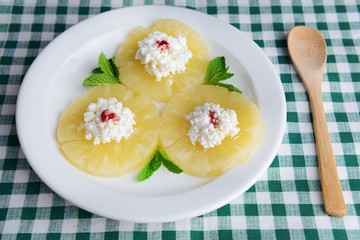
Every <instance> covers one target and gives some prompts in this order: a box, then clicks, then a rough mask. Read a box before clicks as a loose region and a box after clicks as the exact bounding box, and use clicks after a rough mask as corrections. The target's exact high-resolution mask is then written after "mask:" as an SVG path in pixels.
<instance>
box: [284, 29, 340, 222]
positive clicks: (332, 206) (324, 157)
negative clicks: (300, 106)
mask: <svg viewBox="0 0 360 240" xmlns="http://www.w3.org/2000/svg"><path fill="white" fill-rule="evenodd" d="M287 43H288V48H289V52H290V56H291V59H292V61H293V63H294V65H295V68H296V70H297V71H298V73H299V75H300V77H301V79H302V81H303V83H304V85H305V88H306V90H307V93H308V95H309V99H310V105H311V109H312V116H313V125H314V132H315V141H316V150H317V155H318V164H319V171H320V181H321V188H322V194H323V198H324V205H325V212H326V213H327V214H329V215H332V216H336V217H343V216H345V215H346V206H345V201H344V196H343V193H342V190H341V185H340V181H339V175H338V172H337V169H336V163H335V158H334V153H333V150H332V147H331V141H330V136H329V130H328V127H327V123H326V117H325V112H324V106H323V101H322V95H321V81H322V77H323V74H324V69H325V65H326V43H325V39H324V37H323V36H322V34H321V33H320V32H319V31H318V30H316V29H314V28H311V27H305V26H297V27H294V28H293V29H292V30H291V31H290V33H289V36H288V40H287Z"/></svg>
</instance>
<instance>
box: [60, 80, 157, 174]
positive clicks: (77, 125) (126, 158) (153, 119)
mask: <svg viewBox="0 0 360 240" xmlns="http://www.w3.org/2000/svg"><path fill="white" fill-rule="evenodd" d="M159 132H160V117H159V114H158V110H157V108H156V106H155V105H154V104H153V102H152V101H151V99H150V98H149V97H148V96H146V95H145V94H134V93H133V92H132V91H131V90H128V89H127V88H126V87H124V86H123V85H121V84H116V85H107V86H96V87H93V88H91V89H89V90H88V91H86V92H85V94H84V95H82V96H79V97H77V98H75V99H74V101H73V102H72V103H71V104H70V106H69V107H68V108H67V109H65V111H64V112H63V113H62V114H61V116H60V119H59V123H58V127H57V140H58V143H59V145H60V149H61V151H62V152H63V153H64V155H65V156H66V158H67V159H68V160H69V161H70V162H71V163H72V164H73V165H75V166H76V167H77V168H79V169H80V170H82V171H85V172H87V173H90V174H92V175H95V176H101V177H115V176H120V175H122V174H124V173H128V172H131V171H134V170H135V169H137V168H139V167H141V166H144V165H145V164H146V162H147V161H148V160H149V158H150V157H151V155H152V154H153V152H154V151H155V149H156V148H157V146H158V143H159Z"/></svg>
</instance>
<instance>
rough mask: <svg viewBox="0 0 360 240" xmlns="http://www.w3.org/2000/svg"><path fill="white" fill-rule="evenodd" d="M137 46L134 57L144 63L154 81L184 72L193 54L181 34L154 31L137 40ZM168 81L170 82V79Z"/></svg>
mask: <svg viewBox="0 0 360 240" xmlns="http://www.w3.org/2000/svg"><path fill="white" fill-rule="evenodd" d="M138 46H139V49H138V51H137V52H136V55H135V59H138V60H140V61H141V63H142V64H145V69H146V71H147V72H148V73H149V74H150V75H153V76H155V77H156V81H161V78H163V77H167V76H170V77H171V75H173V74H176V73H181V72H184V71H185V69H186V67H185V65H186V63H187V62H188V61H189V59H190V58H191V57H192V56H193V55H192V53H191V51H190V50H189V49H188V48H187V46H186V38H185V37H182V36H181V35H177V36H176V37H172V36H168V35H167V34H166V33H163V32H158V31H156V32H153V33H150V34H149V36H148V37H147V38H145V39H144V40H142V41H139V42H138ZM169 82H170V84H172V81H171V79H169Z"/></svg>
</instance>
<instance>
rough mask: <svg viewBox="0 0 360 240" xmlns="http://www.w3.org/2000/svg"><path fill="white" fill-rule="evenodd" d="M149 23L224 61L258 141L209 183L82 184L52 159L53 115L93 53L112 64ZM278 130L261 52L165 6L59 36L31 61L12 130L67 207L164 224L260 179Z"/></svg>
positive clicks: (75, 91)
mask: <svg viewBox="0 0 360 240" xmlns="http://www.w3.org/2000/svg"><path fill="white" fill-rule="evenodd" d="M156 18H175V19H178V20H180V21H182V22H184V23H185V24H188V25H189V26H191V27H193V28H195V29H196V30H197V31H198V32H200V34H201V35H202V36H203V37H204V39H205V40H206V42H207V44H208V47H209V51H210V56H211V58H213V57H216V56H225V57H226V60H227V64H228V65H229V66H230V72H233V73H235V77H233V78H232V79H231V81H230V83H233V84H234V85H236V86H237V87H238V88H240V89H242V90H243V92H244V94H245V95H247V96H248V97H249V98H250V99H252V100H253V101H254V102H255V103H256V104H257V105H258V107H259V109H260V111H261V113H262V116H263V119H264V125H265V133H264V140H263V143H262V145H261V146H260V148H259V149H258V151H257V152H256V153H255V154H254V155H253V156H252V157H251V159H249V160H248V161H247V162H245V163H244V164H242V165H240V166H239V167H237V168H235V169H233V170H231V171H229V172H227V173H225V174H223V175H222V176H220V177H217V178H197V177H192V176H189V175H186V174H184V173H182V174H180V175H175V174H171V173H169V172H167V171H166V170H165V169H164V168H163V167H162V168H161V169H160V170H159V171H158V172H156V173H155V174H154V175H153V176H152V177H151V178H150V179H149V180H147V181H145V182H142V183H138V182H136V175H137V173H138V171H136V172H134V173H131V174H127V175H125V176H122V177H119V178H112V179H102V178H96V177H92V176H89V175H88V174H85V173H83V172H81V171H79V170H78V169H76V168H75V167H73V166H72V165H71V164H70V163H69V162H68V161H67V160H66V159H65V157H64V156H63V155H62V153H61V152H60V151H59V147H58V145H57V142H56V139H55V130H56V126H57V121H58V118H59V116H60V114H61V112H62V111H63V110H64V109H65V108H66V107H67V106H68V105H69V104H70V102H71V101H72V100H73V99H74V98H75V97H76V96H78V95H80V94H82V93H83V92H84V91H85V90H86V89H85V88H84V87H82V80H83V79H84V78H86V77H87V76H88V75H90V74H91V70H92V69H93V68H95V67H96V65H97V58H98V56H99V54H100V53H101V52H104V53H105V55H106V56H108V57H111V56H114V55H115V53H116V50H117V49H118V47H119V45H120V43H121V42H122V41H123V40H124V39H125V37H126V35H127V33H128V32H129V31H130V30H131V29H133V28H134V27H136V26H139V25H143V26H149V25H151V24H153V23H154V20H155V19H156ZM285 122H286V107H285V97H284V92H283V89H282V85H281V82H280V79H279V77H278V75H277V73H276V72H275V70H274V68H273V66H272V64H271V62H270V61H269V59H268V58H267V57H266V56H265V54H264V53H263V52H262V50H261V49H260V48H259V47H258V46H257V45H256V44H255V43H254V42H253V41H251V40H250V39H248V38H247V37H246V36H245V35H244V34H243V33H242V32H240V31H239V30H237V29H236V28H234V27H232V26H230V25H228V24H226V23H224V22H221V21H219V20H218V19H216V18H214V17H211V16H208V15H206V14H203V13H200V12H196V11H192V10H188V9H183V8H175V7H168V6H143V7H129V8H122V9H117V10H113V11H109V12H105V13H102V14H99V15H97V16H95V17H91V18H89V19H87V20H85V21H83V22H81V23H79V24H77V25H75V26H73V27H71V28H70V29H68V30H67V31H65V32H64V33H62V34H61V35H59V36H58V37H57V38H56V39H54V40H53V41H52V42H51V43H50V44H49V45H48V46H47V47H46V48H45V49H44V50H43V51H42V53H41V54H40V55H39V56H38V57H37V58H36V60H35V61H34V63H33V64H32V65H31V67H30V69H29V70H28V72H27V74H26V76H25V78H24V80H23V83H22V86H21V89H20V92H19V96H18V102H17V109H16V126H17V132H18V136H19V140H20V143H21V146H22V149H23V151H24V153H25V156H26V158H27V160H28V161H29V163H30V165H31V167H32V168H33V169H34V171H35V172H36V173H37V174H38V176H39V177H40V178H41V179H42V180H43V181H44V182H45V183H46V184H47V185H48V186H49V187H50V188H51V189H52V190H54V191H55V192H56V193H57V194H59V195H60V196H62V197H63V198H64V199H66V200H68V201H70V202H72V203H73V204H75V205H77V206H79V207H80V208H83V209H85V210H87V211H90V212H93V213H95V214H98V215H101V216H105V217H108V218H113V219H119V220H127V221H135V222H168V221H175V220H179V219H185V218H190V217H194V216H198V215H201V214H204V213H207V212H210V211H212V210H215V209H217V208H219V207H221V206H223V205H225V204H227V203H229V202H230V201H231V200H232V199H234V198H235V197H237V196H239V195H240V194H241V193H243V192H245V191H246V190H247V189H248V188H250V187H251V186H252V185H253V184H254V183H255V182H256V180H257V179H258V178H259V177H260V176H261V175H262V174H263V173H264V172H265V171H266V169H267V168H268V167H269V165H270V164H271V162H272V160H273V159H274V157H275V155H276V153H277V150H278V148H279V146H280V144H281V140H282V137H283V133H284V127H285Z"/></svg>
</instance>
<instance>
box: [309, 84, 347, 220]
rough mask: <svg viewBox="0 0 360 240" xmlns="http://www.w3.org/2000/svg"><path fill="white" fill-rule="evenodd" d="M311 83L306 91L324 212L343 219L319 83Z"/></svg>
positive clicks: (338, 182) (337, 177) (336, 174)
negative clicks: (313, 133)
mask: <svg viewBox="0 0 360 240" xmlns="http://www.w3.org/2000/svg"><path fill="white" fill-rule="evenodd" d="M312 83H315V84H313V85H312V87H311V88H307V90H308V95H309V98H310V105H311V110H312V116H313V124H314V131H315V141H316V150H317V155H318V164H319V171H320V181H321V188H322V194H323V198H324V205H325V212H326V213H327V214H329V215H331V216H335V217H343V216H345V215H346V205H345V201H344V196H343V193H342V189H341V185H340V180H339V175H338V172H337V168H336V162H335V158H334V153H333V149H332V146H331V140H330V135H329V130H328V126H327V122H326V117H325V111H324V105H323V100H322V96H321V82H320V81H312ZM316 83H317V84H316Z"/></svg>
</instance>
